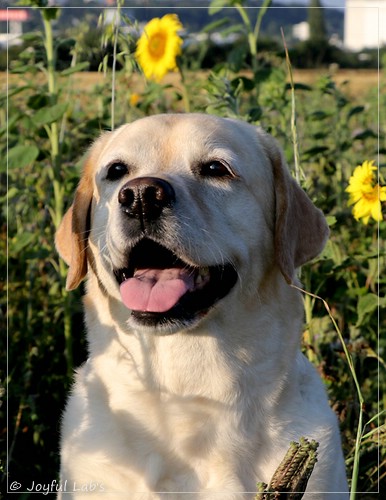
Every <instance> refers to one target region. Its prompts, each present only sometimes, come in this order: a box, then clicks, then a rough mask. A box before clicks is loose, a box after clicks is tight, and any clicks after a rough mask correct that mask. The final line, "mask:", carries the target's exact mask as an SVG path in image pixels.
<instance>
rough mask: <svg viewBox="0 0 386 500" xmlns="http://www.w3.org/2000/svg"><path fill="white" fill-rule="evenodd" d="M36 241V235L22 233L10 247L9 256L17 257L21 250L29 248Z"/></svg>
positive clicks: (15, 237) (12, 241) (14, 238)
mask: <svg viewBox="0 0 386 500" xmlns="http://www.w3.org/2000/svg"><path fill="white" fill-rule="evenodd" d="M34 239H35V234H34V233H22V234H19V235H17V236H14V237H13V238H12V239H11V241H10V245H9V254H10V256H12V257H15V256H16V255H17V254H18V253H19V252H20V251H21V250H23V249H24V248H26V247H27V246H29V245H30V244H31V243H32V242H33V240H34Z"/></svg>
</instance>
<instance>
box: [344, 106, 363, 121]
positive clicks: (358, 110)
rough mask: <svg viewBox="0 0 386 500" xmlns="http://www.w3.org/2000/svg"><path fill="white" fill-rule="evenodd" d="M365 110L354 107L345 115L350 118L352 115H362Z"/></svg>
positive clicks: (361, 107)
mask: <svg viewBox="0 0 386 500" xmlns="http://www.w3.org/2000/svg"><path fill="white" fill-rule="evenodd" d="M364 110H365V107H364V106H354V107H353V108H351V109H350V111H349V112H348V113H347V118H351V117H352V116H354V115H357V114H359V113H362V112H363V111H364Z"/></svg>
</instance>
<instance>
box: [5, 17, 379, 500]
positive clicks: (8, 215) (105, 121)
mask: <svg viewBox="0 0 386 500" xmlns="http://www.w3.org/2000/svg"><path fill="white" fill-rule="evenodd" d="M50 22H51V19H46V24H45V32H44V36H45V42H46V49H47V54H49V47H50V43H51V44H53V40H52V36H51V37H50V31H49V26H50ZM51 35H52V33H51ZM109 36H110V37H111V36H113V35H112V34H111V32H110V34H109ZM114 36H117V37H119V32H117V33H116V34H115V35H114ZM122 43H123V47H121V52H118V53H117V55H116V57H117V58H121V59H120V61H121V63H122V64H121V66H122V69H121V70H120V71H119V72H115V71H114V70H113V69H112V68H111V65H110V67H108V68H107V69H106V74H105V75H103V74H102V73H95V72H94V73H88V72H85V71H80V69H81V67H80V66H77V65H76V64H75V65H74V71H73V72H72V71H66V72H64V73H61V74H59V72H58V71H56V69H55V67H54V66H53V65H51V66H50V64H48V65H47V66H45V67H42V65H40V66H39V65H36V64H34V61H33V59H31V60H29V59H28V57H31V58H32V56H30V55H28V54H26V55H25V59H24V60H22V61H20V63H18V64H15V65H14V73H12V74H9V75H8V77H9V80H8V95H6V90H7V88H6V84H7V83H6V82H7V75H5V74H0V87H1V89H2V107H1V111H0V133H1V138H2V139H3V140H2V142H1V146H0V147H1V153H2V157H3V158H7V159H8V164H7V166H8V168H5V163H4V162H3V164H2V170H1V181H2V182H1V192H0V196H1V201H2V202H3V203H2V221H1V238H0V241H1V245H2V252H1V263H2V266H3V269H4V274H3V276H4V275H5V273H6V269H7V265H8V275H7V277H8V279H7V281H6V282H5V281H4V282H3V283H2V286H4V291H6V293H7V296H8V303H7V306H8V310H7V315H8V316H7V318H8V319H7V321H8V324H7V327H8V342H9V344H8V351H7V352H8V361H9V370H8V372H7V373H6V374H5V373H4V377H3V380H5V381H6V382H7V383H8V388H9V394H8V415H9V420H8V425H7V426H4V428H2V429H1V430H2V439H3V440H5V435H6V433H8V459H9V465H8V467H6V466H5V465H4V466H3V468H4V471H5V472H7V474H5V476H4V477H5V481H8V484H11V483H13V482H17V483H20V484H21V485H22V486H23V487H24V488H26V487H28V485H31V484H32V482H33V481H35V482H39V483H45V484H47V483H50V482H51V481H52V480H54V479H55V478H57V473H58V439H59V429H58V422H59V421H60V414H61V412H62V410H63V405H64V401H65V398H66V394H67V392H68V390H69V387H70V384H71V380H72V374H73V369H74V368H75V367H77V366H79V365H80V364H81V363H83V362H84V360H85V359H86V357H87V348H86V345H85V339H84V332H83V322H82V308H81V301H80V296H81V293H80V292H79V291H75V292H71V293H68V292H66V290H65V287H64V283H65V277H66V272H67V270H66V266H65V265H64V263H63V262H62V261H61V260H60V259H59V258H58V256H57V254H56V252H55V249H54V234H55V230H56V228H57V227H58V224H59V222H60V220H61V218H62V216H63V213H64V211H65V209H66V208H67V207H68V206H69V204H70V203H71V199H72V193H73V191H74V188H75V186H76V183H77V181H78V179H79V172H80V168H81V160H82V156H83V154H84V152H85V150H86V149H87V147H88V145H89V144H90V142H91V141H92V140H93V139H94V138H95V137H96V136H97V135H98V134H99V133H100V131H101V130H106V129H111V128H114V127H116V126H118V125H119V124H121V123H124V122H126V121H132V120H134V119H136V118H139V117H141V116H145V115H149V114H152V113H158V112H170V111H200V112H207V113H212V114H216V115H220V116H226V117H237V118H240V119H243V120H246V121H249V122H250V123H253V124H256V125H259V126H262V127H263V128H264V129H266V130H268V131H269V132H270V133H271V134H273V135H274V136H275V137H276V138H277V140H278V141H279V142H280V144H281V146H282V147H283V149H284V151H285V156H286V159H287V161H288V164H289V166H290V169H291V171H292V172H293V173H294V175H297V176H298V177H299V178H300V182H301V185H302V187H303V188H304V189H305V190H306V191H307V193H308V194H309V196H310V197H311V198H312V200H313V201H314V202H315V204H316V205H317V206H319V207H320V208H321V209H322V210H323V211H324V213H325V215H326V217H327V220H328V222H329V224H330V229H331V238H330V241H329V242H328V244H327V246H326V249H325V250H324V252H323V254H322V255H321V256H320V258H318V259H316V260H315V261H314V262H312V263H311V264H310V265H307V266H305V267H304V268H303V269H302V271H301V279H302V282H303V284H304V288H305V290H306V291H308V292H311V293H312V294H316V295H317V296H318V297H320V298H315V297H314V296H311V295H307V294H305V296H304V304H305V325H304V337H303V340H304V342H303V350H304V352H305V354H306V355H307V356H308V357H309V359H310V360H311V361H312V362H313V363H314V364H315V366H316V367H317V369H318V371H319V372H320V374H321V376H322V378H323V380H324V382H325V384H326V386H327V389H328V393H329V397H330V400H331V405H332V406H333V408H334V410H335V411H336V413H337V415H338V417H339V420H340V425H341V431H342V438H343V446H344V452H345V457H346V464H347V472H348V477H349V480H350V485H351V488H352V499H354V498H355V497H357V498H362V494H364V493H366V496H365V498H367V499H372V498H374V499H375V498H380V497H382V495H383V496H384V495H385V494H386V491H385V483H386V480H385V479H386V472H385V463H386V462H385V451H386V433H385V426H384V424H383V422H384V420H385V414H384V413H382V412H383V411H384V407H385V402H386V395H385V393H384V391H383V389H384V387H385V383H384V382H385V377H384V369H385V362H384V359H385V345H386V342H385V338H384V335H379V333H380V332H385V326H386V323H385V319H384V315H382V314H379V313H382V311H384V308H385V307H386V299H385V282H386V279H385V276H386V272H385V271H386V263H385V254H386V252H385V237H386V221H385V216H384V211H385V207H384V204H383V205H382V207H381V213H380V214H378V215H379V217H376V218H377V219H379V220H375V218H374V216H373V215H371V214H370V216H369V217H368V218H366V217H365V216H360V217H358V216H357V217H354V215H355V214H353V205H352V204H351V205H349V194H348V192H347V191H346V189H347V187H348V185H349V182H350V178H352V176H353V174H354V170H355V168H356V167H357V166H358V165H362V164H363V163H364V162H365V161H370V162H371V161H374V164H375V166H376V167H378V169H376V170H374V171H373V177H372V183H373V185H371V186H369V185H368V186H367V188H368V189H369V190H372V191H371V192H374V191H373V190H374V189H376V186H375V184H376V183H377V182H378V183H379V184H380V185H381V186H384V185H385V175H386V161H385V154H386V139H385V137H386V127H385V119H384V110H385V109H386V92H385V87H384V83H383V82H384V76H385V73H384V71H385V70H384V69H383V70H381V73H380V74H379V75H378V72H376V71H365V70H355V71H353V70H352V71H347V70H338V69H336V68H335V69H330V70H325V69H323V70H322V69H321V70H312V71H308V70H307V71H305V70H304V71H300V70H296V69H295V70H294V72H293V82H291V78H290V70H291V67H290V65H289V63H288V61H287V62H286V61H285V60H282V61H276V62H275V63H274V64H272V63H271V64H269V65H264V61H263V62H261V61H260V62H259V64H252V65H250V66H249V67H248V64H250V62H249V61H250V59H249V58H248V57H247V56H249V54H248V51H247V52H246V53H245V54H240V58H242V57H244V58H245V61H244V63H243V66H242V69H240V70H237V68H236V69H235V68H234V67H231V65H230V64H229V63H228V61H223V63H221V64H220V65H217V67H215V68H213V69H212V70H211V71H205V72H204V71H201V70H199V69H198V70H197V71H196V70H195V71H192V66H193V63H194V61H193V62H192V61H189V59H188V56H187V55H184V54H182V55H181V61H180V62H179V66H178V69H177V71H175V72H172V73H170V72H169V73H168V74H166V75H165V77H164V78H163V79H162V80H161V81H159V82H155V81H153V80H151V79H149V78H145V76H144V75H143V74H142V73H141V72H139V71H138V67H137V66H136V64H135V63H134V62H133V55H132V53H131V55H128V54H129V51H128V50H126V52H125V46H124V42H122ZM250 50H251V51H253V47H250ZM122 54H124V56H123V55H122ZM49 60H50V59H49V56H48V61H49ZM379 77H380V87H378V83H379V82H378V78H379ZM7 98H8V99H7ZM7 103H8V115H7V114H6V112H5V109H6V104H7ZM378 112H380V121H379V115H378ZM378 176H379V177H378ZM7 183H8V184H7ZM375 202H377V200H376V201H375ZM362 215H363V214H362ZM321 299H323V300H325V301H326V303H327V304H328V307H326V303H325V302H323V301H322V300H321ZM1 311H2V313H3V315H2V319H3V320H5V314H6V305H5V304H4V306H2V309H1ZM4 352H5V349H4ZM1 411H2V412H3V414H4V412H5V409H4V406H3V408H2V409H1ZM1 458H2V463H3V464H5V461H6V456H5V455H4V454H3V455H2V456H1ZM379 494H380V495H381V496H380V497H379V496H378V495H379ZM30 497H31V498H33V496H32V495H28V494H27V493H26V494H25V495H22V496H20V498H23V499H24V498H30ZM363 498H364V497H363Z"/></svg>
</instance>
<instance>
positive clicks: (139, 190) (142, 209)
mask: <svg viewBox="0 0 386 500" xmlns="http://www.w3.org/2000/svg"><path fill="white" fill-rule="evenodd" d="M175 199H176V195H175V192H174V189H173V187H172V185H171V184H169V182H167V181H165V180H163V179H158V178H157V177H138V178H136V179H133V180H131V181H129V182H127V183H126V184H125V185H124V186H123V187H122V188H121V190H120V191H119V194H118V201H119V204H120V207H121V210H122V211H123V212H124V213H125V214H126V215H127V216H128V217H130V218H133V219H137V220H138V221H139V222H140V224H141V230H142V231H143V232H145V230H146V226H147V225H148V224H149V223H151V222H153V221H155V220H157V219H158V218H159V217H160V216H161V214H162V212H163V210H164V209H165V208H166V207H169V208H170V207H171V206H172V205H173V203H174V201H175Z"/></svg>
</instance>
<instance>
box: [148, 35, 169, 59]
mask: <svg viewBox="0 0 386 500" xmlns="http://www.w3.org/2000/svg"><path fill="white" fill-rule="evenodd" d="M165 45H166V37H165V35H164V34H163V33H157V34H155V35H153V36H152V37H151V38H150V40H149V52H150V54H151V55H152V56H153V57H154V58H157V59H159V58H160V57H162V56H163V55H164V53H165Z"/></svg>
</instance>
